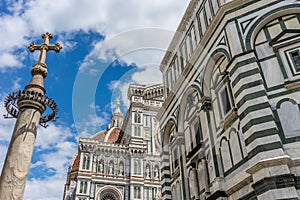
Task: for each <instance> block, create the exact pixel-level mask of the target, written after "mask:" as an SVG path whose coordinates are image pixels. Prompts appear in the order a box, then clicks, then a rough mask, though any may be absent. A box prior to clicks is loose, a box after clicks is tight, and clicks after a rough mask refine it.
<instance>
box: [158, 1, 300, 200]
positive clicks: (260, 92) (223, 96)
mask: <svg viewBox="0 0 300 200" xmlns="http://www.w3.org/2000/svg"><path fill="white" fill-rule="evenodd" d="M299 22H300V1H297V0H284V1H283V0H261V1H257V0H191V1H190V4H189V6H188V8H187V10H186V12H185V14H184V16H183V19H182V21H181V22H180V25H179V27H178V29H177V33H176V34H175V36H174V38H173V39H172V41H171V44H170V46H169V48H168V50H167V52H166V54H165V56H164V58H163V60H162V63H161V66H160V70H161V72H162V74H163V81H164V86H165V90H164V96H165V101H164V104H163V106H162V108H161V110H160V111H159V113H158V115H157V118H158V120H159V121H160V126H161V138H162V142H161V143H162V156H161V159H162V168H161V185H162V199H175V200H185V199H207V200H213V199H224V200H225V199H229V200H237V199H239V200H254V199H259V200H271V199H272V200H273V199H299V198H300V159H299V158H300V24H299Z"/></svg>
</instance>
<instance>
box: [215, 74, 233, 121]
mask: <svg viewBox="0 0 300 200" xmlns="http://www.w3.org/2000/svg"><path fill="white" fill-rule="evenodd" d="M223 91H226V94H227V99H228V101H229V104H230V108H229V110H228V111H227V112H226V110H225V109H224V103H223V99H222V97H221V92H223ZM216 96H217V100H218V105H219V112H220V116H221V120H225V119H226V118H227V117H228V116H229V115H230V114H231V113H232V111H233V110H234V101H233V96H232V91H231V87H230V83H229V78H228V77H225V78H224V79H223V80H222V81H221V82H220V83H219V86H218V87H217V88H216ZM225 112H226V113H225Z"/></svg>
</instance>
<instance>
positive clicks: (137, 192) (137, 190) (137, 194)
mask: <svg viewBox="0 0 300 200" xmlns="http://www.w3.org/2000/svg"><path fill="white" fill-rule="evenodd" d="M133 190H134V198H135V199H140V198H141V188H140V187H138V186H134V188H133Z"/></svg>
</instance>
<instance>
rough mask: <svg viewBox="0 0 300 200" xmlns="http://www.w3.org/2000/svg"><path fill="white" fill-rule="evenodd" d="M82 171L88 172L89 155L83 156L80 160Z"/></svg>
mask: <svg viewBox="0 0 300 200" xmlns="http://www.w3.org/2000/svg"><path fill="white" fill-rule="evenodd" d="M82 169H86V170H89V169H90V155H89V154H84V155H83V159H82Z"/></svg>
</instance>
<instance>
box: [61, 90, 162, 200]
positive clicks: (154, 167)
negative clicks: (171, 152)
mask: <svg viewBox="0 0 300 200" xmlns="http://www.w3.org/2000/svg"><path fill="white" fill-rule="evenodd" d="M128 99H129V101H130V106H129V109H128V111H127V113H126V116H125V117H124V115H123V114H122V112H121V110H120V107H119V106H120V103H119V102H117V104H116V109H115V111H114V112H113V114H112V116H111V124H109V125H108V127H107V129H105V130H102V131H100V132H98V133H96V134H95V135H93V136H92V137H90V138H80V139H79V144H78V153H77V154H76V155H75V157H74V159H73V161H72V163H71V166H70V167H69V171H68V175H67V181H66V184H65V192H64V200H92V199H93V200H129V199H145V200H146V199H148V200H152V199H161V185H160V177H161V174H160V168H161V166H160V165H161V158H160V154H161V143H160V131H159V126H158V121H157V119H156V114H157V112H158V110H159V108H160V107H161V105H162V103H163V86H162V85H153V86H144V85H130V86H129V89H128Z"/></svg>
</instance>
